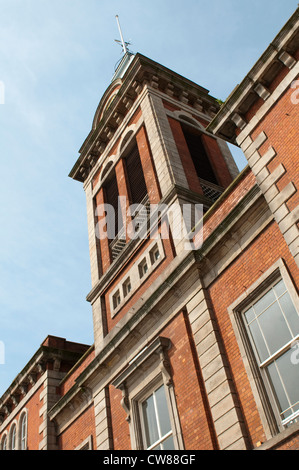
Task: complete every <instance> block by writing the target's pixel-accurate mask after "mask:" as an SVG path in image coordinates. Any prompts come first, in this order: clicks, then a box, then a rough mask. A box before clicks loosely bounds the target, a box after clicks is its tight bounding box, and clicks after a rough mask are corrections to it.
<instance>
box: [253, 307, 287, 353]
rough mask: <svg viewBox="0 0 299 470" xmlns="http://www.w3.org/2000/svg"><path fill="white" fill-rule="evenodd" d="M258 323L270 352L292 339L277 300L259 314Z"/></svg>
mask: <svg viewBox="0 0 299 470" xmlns="http://www.w3.org/2000/svg"><path fill="white" fill-rule="evenodd" d="M259 324H260V326H261V329H262V331H263V334H264V337H265V339H266V343H267V346H268V348H269V351H270V354H274V353H275V352H276V351H278V349H280V348H281V347H282V346H284V345H285V344H286V343H287V342H288V341H290V340H291V339H292V336H291V333H290V330H289V328H288V326H287V324H286V321H285V319H284V317H283V315H282V311H281V309H280V307H279V304H278V302H275V304H273V305H271V306H270V307H269V308H267V310H265V311H264V313H262V314H261V315H260V316H259Z"/></svg>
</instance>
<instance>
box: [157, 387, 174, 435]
mask: <svg viewBox="0 0 299 470" xmlns="http://www.w3.org/2000/svg"><path fill="white" fill-rule="evenodd" d="M155 397H156V403H157V410H158V419H159V424H160V430H161V437H163V436H164V435H165V434H167V433H168V432H169V431H171V424H170V419H169V413H168V405H167V401H166V395H165V389H164V386H163V385H162V387H160V388H158V390H156V392H155Z"/></svg>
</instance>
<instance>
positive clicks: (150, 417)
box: [142, 395, 159, 447]
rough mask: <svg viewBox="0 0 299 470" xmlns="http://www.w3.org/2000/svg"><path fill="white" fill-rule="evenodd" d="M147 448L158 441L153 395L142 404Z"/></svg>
mask: <svg viewBox="0 0 299 470" xmlns="http://www.w3.org/2000/svg"><path fill="white" fill-rule="evenodd" d="M142 412H143V418H144V427H145V434H146V441H147V447H149V446H150V445H152V444H153V443H154V442H156V441H157V440H158V439H159V433H158V428H157V421H156V415H155V408H154V400H153V395H151V396H150V397H149V398H148V399H147V400H146V401H144V402H143V403H142Z"/></svg>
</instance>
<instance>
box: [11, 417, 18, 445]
mask: <svg viewBox="0 0 299 470" xmlns="http://www.w3.org/2000/svg"><path fill="white" fill-rule="evenodd" d="M10 449H11V450H16V449H17V426H16V424H15V423H14V424H13V425H12V427H11V429H10Z"/></svg>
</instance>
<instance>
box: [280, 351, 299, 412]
mask: <svg viewBox="0 0 299 470" xmlns="http://www.w3.org/2000/svg"><path fill="white" fill-rule="evenodd" d="M293 352H294V351H293V350H292V349H290V350H289V351H287V352H286V353H285V354H283V356H281V357H280V358H279V359H277V361H276V364H277V368H278V371H279V373H280V375H281V378H282V381H283V383H284V386H285V389H286V392H287V394H288V397H289V400H290V405H294V404H295V403H297V402H298V401H299V372H298V364H294V363H293V362H292V353H293Z"/></svg>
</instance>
